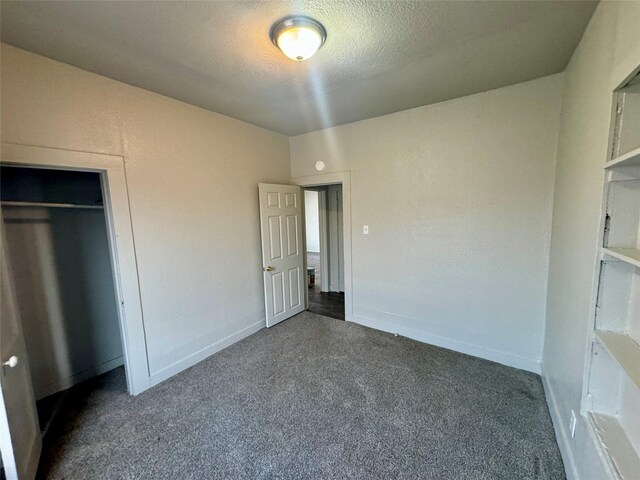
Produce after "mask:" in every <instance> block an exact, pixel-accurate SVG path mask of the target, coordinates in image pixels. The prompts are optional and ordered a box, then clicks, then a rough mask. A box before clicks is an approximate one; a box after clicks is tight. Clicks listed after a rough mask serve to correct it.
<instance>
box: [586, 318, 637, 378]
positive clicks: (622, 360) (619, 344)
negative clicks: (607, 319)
mask: <svg viewBox="0 0 640 480" xmlns="http://www.w3.org/2000/svg"><path fill="white" fill-rule="evenodd" d="M595 332H596V338H597V339H598V341H599V342H600V343H601V344H602V345H603V346H604V347H605V348H606V349H607V351H608V352H609V353H610V354H611V356H612V357H613V358H615V359H616V361H617V362H618V363H619V364H620V366H621V367H622V369H623V370H624V371H625V373H626V374H627V375H628V376H629V378H630V379H631V380H632V381H633V383H635V385H636V386H637V387H638V388H640V345H638V344H637V343H636V342H635V341H634V340H633V339H632V338H631V337H630V336H629V335H627V334H626V333H622V332H609V331H605V330H596V331H595Z"/></svg>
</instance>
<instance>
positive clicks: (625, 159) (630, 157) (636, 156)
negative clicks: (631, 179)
mask: <svg viewBox="0 0 640 480" xmlns="http://www.w3.org/2000/svg"><path fill="white" fill-rule="evenodd" d="M638 165H640V147H638V148H634V149H633V150H631V151H630V152H627V153H623V154H622V155H619V156H617V157H616V158H614V159H613V160H611V161H610V162H607V163H606V164H605V166H604V168H614V167H634V166H638Z"/></svg>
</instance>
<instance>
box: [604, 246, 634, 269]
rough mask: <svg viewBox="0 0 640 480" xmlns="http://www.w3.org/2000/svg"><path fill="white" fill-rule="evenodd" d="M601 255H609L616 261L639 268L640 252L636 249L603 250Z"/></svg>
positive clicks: (612, 248)
mask: <svg viewBox="0 0 640 480" xmlns="http://www.w3.org/2000/svg"><path fill="white" fill-rule="evenodd" d="M602 252H603V253H606V254H607V255H611V256H612V257H614V258H617V259H618V260H621V261H623V262H627V263H628V264H630V265H634V266H636V267H640V250H638V249H636V248H614V247H611V248H603V249H602Z"/></svg>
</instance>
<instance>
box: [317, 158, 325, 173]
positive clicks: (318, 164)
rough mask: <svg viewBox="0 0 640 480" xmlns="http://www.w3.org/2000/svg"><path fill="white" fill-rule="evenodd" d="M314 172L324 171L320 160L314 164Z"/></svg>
mask: <svg viewBox="0 0 640 480" xmlns="http://www.w3.org/2000/svg"><path fill="white" fill-rule="evenodd" d="M316 170H317V171H319V172H321V171H322V170H324V162H323V161H322V160H318V161H317V162H316Z"/></svg>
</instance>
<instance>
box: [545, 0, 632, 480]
mask: <svg viewBox="0 0 640 480" xmlns="http://www.w3.org/2000/svg"><path fill="white" fill-rule="evenodd" d="M638 25H640V3H639V2H601V3H600V4H599V6H598V8H597V10H596V12H595V14H594V16H593V18H592V19H591V22H590V24H589V27H588V28H587V30H586V32H585V34H584V37H583V38H582V40H581V42H580V44H579V46H578V48H577V50H576V52H575V53H574V55H573V58H572V59H571V62H570V63H569V65H568V67H567V70H566V72H565V74H564V77H565V78H564V102H563V108H562V122H561V126H560V136H559V140H558V154H557V162H558V164H557V169H556V188H555V203H554V211H553V235H552V241H551V268H550V271H549V291H548V304H547V323H546V332H545V348H544V357H543V359H544V363H543V378H544V380H545V387H546V390H547V398H548V400H549V402H550V404H551V405H550V406H551V413H552V416H553V419H554V424H555V426H556V431H557V432H558V440H559V442H560V447H561V450H562V452H563V456H564V459H565V465H566V467H567V470H568V473H569V477H570V478H581V479H583V480H586V479H593V480H596V479H598V480H599V479H602V478H605V475H604V473H603V472H602V470H601V465H600V461H599V459H598V455H597V453H596V452H595V450H594V448H593V444H592V443H591V440H590V437H589V435H588V433H587V430H586V425H585V422H584V421H583V417H581V416H580V415H579V412H580V401H581V397H582V389H583V381H584V380H583V373H584V365H585V360H586V356H587V334H588V332H589V330H590V329H591V328H592V327H593V318H592V317H591V315H590V309H591V300H592V296H591V295H592V288H593V284H594V274H595V267H596V250H597V245H598V228H599V221H600V206H601V197H602V186H603V181H604V171H603V169H602V167H603V164H604V162H605V160H606V157H607V147H608V141H609V125H610V121H611V108H612V88H613V87H614V85H613V83H614V80H615V78H617V77H619V76H620V75H621V74H623V72H625V73H630V69H632V68H634V67H635V66H637V65H639V64H640V36H638ZM620 80H621V79H620ZM571 410H574V411H575V412H576V414H578V424H577V427H576V437H575V438H574V439H569V437H568V436H567V429H568V425H569V419H570V415H571Z"/></svg>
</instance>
